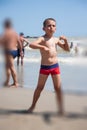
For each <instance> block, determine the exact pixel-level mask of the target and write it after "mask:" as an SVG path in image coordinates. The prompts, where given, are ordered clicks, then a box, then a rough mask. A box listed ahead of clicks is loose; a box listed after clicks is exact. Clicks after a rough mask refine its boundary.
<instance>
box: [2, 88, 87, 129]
mask: <svg viewBox="0 0 87 130" xmlns="http://www.w3.org/2000/svg"><path fill="white" fill-rule="evenodd" d="M33 92H34V90H31V89H27V88H1V89H0V130H87V95H73V94H72V95H71V94H64V107H65V112H66V115H65V116H64V117H60V116H59V115H57V104H56V100H55V93H54V92H50V91H46V90H44V91H43V92H42V94H41V96H40V98H39V100H38V103H37V105H36V108H35V110H34V112H33V113H32V114H28V113H26V110H27V109H28V108H29V106H30V105H31V102H32V97H33Z"/></svg>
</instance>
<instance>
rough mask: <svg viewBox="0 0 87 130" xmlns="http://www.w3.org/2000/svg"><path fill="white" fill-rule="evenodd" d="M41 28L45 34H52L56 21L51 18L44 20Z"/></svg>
mask: <svg viewBox="0 0 87 130" xmlns="http://www.w3.org/2000/svg"><path fill="white" fill-rule="evenodd" d="M43 30H44V31H45V32H46V33H47V34H53V33H54V32H55V31H56V22H55V21H53V20H48V21H47V22H46V25H45V27H43Z"/></svg>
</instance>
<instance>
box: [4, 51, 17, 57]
mask: <svg viewBox="0 0 87 130" xmlns="http://www.w3.org/2000/svg"><path fill="white" fill-rule="evenodd" d="M5 54H9V55H11V56H13V58H15V57H16V56H18V50H5Z"/></svg>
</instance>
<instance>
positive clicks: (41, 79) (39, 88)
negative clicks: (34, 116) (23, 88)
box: [28, 74, 48, 112]
mask: <svg viewBox="0 0 87 130" xmlns="http://www.w3.org/2000/svg"><path fill="white" fill-rule="evenodd" d="M47 78H48V75H43V74H40V75H39V79H38V85H37V88H36V89H35V92H34V96H33V101H32V105H31V107H30V108H29V109H28V112H32V111H33V109H34V108H35V105H36V102H37V100H38V98H39V97H40V93H41V91H42V90H43V88H44V86H45V83H46V80H47Z"/></svg>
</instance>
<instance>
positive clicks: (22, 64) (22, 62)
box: [21, 57, 23, 66]
mask: <svg viewBox="0 0 87 130" xmlns="http://www.w3.org/2000/svg"><path fill="white" fill-rule="evenodd" d="M21 65H22V66H23V57H22V58H21Z"/></svg>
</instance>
